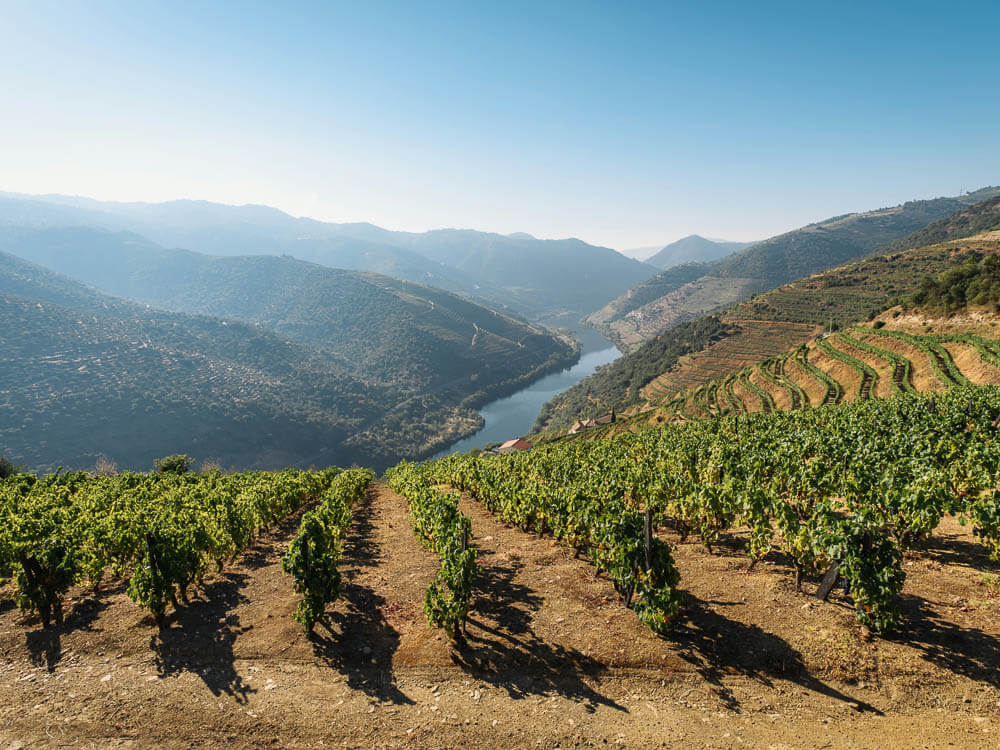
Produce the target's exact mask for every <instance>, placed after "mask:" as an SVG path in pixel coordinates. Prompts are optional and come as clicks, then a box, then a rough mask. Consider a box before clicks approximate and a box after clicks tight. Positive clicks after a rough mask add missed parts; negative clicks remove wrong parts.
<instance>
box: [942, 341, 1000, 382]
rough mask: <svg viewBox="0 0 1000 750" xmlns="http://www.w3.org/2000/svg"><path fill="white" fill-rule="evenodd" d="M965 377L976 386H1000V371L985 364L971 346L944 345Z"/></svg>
mask: <svg viewBox="0 0 1000 750" xmlns="http://www.w3.org/2000/svg"><path fill="white" fill-rule="evenodd" d="M942 346H943V347H944V348H945V349H947V350H948V353H949V354H951V358H952V359H953V360H955V364H956V365H957V366H958V369H959V370H960V371H961V373H962V374H963V375H965V377H967V378H968V379H969V380H971V381H972V382H973V383H975V384H976V385H1000V370H998V369H997V368H996V367H994V366H993V365H991V364H989V363H987V362H984V361H983V359H982V357H980V356H979V352H977V351H976V347H974V346H972V345H971V344H958V343H948V344H942Z"/></svg>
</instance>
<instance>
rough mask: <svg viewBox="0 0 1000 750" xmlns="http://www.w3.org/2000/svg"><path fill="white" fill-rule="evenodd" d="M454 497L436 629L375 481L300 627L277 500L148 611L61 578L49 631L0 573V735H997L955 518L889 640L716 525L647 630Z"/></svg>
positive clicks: (993, 681) (560, 552) (341, 743)
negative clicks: (61, 604) (457, 565)
mask: <svg viewBox="0 0 1000 750" xmlns="http://www.w3.org/2000/svg"><path fill="white" fill-rule="evenodd" d="M463 510H464V511H465V512H466V513H468V514H469V515H470V516H471V517H472V519H473V528H474V541H475V544H476V546H477V547H478V549H479V553H480V558H479V559H480V563H481V565H482V567H483V573H482V576H481V578H480V580H479V582H478V591H479V595H478V598H477V600H476V601H475V605H474V608H473V612H472V615H471V618H470V622H469V626H468V630H467V633H466V634H465V637H464V639H463V640H462V641H461V642H459V643H452V642H451V641H450V640H449V639H448V638H446V637H444V636H443V634H441V633H440V632H437V631H433V630H430V629H429V628H428V627H427V625H426V622H425V620H424V616H423V611H422V607H423V595H424V590H425V588H426V586H427V583H428V582H429V580H430V579H431V578H432V577H433V575H434V571H435V570H436V567H437V560H436V558H435V556H434V555H432V554H431V553H429V552H427V551H426V550H424V549H423V548H422V547H421V546H420V545H419V543H418V542H417V540H416V539H415V537H414V536H413V533H412V531H411V530H410V525H409V522H408V519H407V516H406V508H405V501H404V500H403V499H402V498H400V497H399V496H397V495H396V494H395V493H393V492H391V491H390V490H389V489H388V488H386V487H385V486H383V485H377V486H376V488H375V489H374V490H373V491H372V492H371V493H370V496H369V498H368V499H367V501H366V502H365V503H364V504H363V505H362V506H361V507H359V508H358V509H357V510H356V513H355V519H356V520H355V524H354V527H353V529H352V536H351V539H350V541H349V544H348V548H347V550H346V554H345V560H344V565H343V569H344V571H345V586H344V592H343V597H342V599H341V600H340V601H339V602H338V603H337V605H336V606H333V607H331V614H330V617H329V622H328V623H327V625H326V626H318V627H317V632H316V634H315V636H314V637H313V638H312V639H309V638H307V637H306V636H305V635H304V634H303V633H302V630H301V627H300V626H299V625H298V624H297V623H295V622H294V621H293V620H292V619H291V613H292V611H293V610H294V608H295V604H296V595H295V594H294V592H293V591H292V589H291V585H290V581H289V579H288V578H287V577H285V576H283V575H282V574H281V570H280V562H279V560H280V556H281V554H282V552H283V550H284V548H285V546H286V545H287V541H288V539H289V538H290V536H291V534H292V533H293V531H294V527H295V519H291V520H290V522H289V524H288V525H287V526H286V528H284V529H279V530H277V531H276V532H275V533H274V534H273V535H271V536H269V537H268V538H265V539H263V540H262V541H261V542H260V543H259V544H258V545H257V546H256V547H255V548H254V549H253V550H252V552H251V553H250V554H248V555H247V556H245V557H244V558H243V559H242V560H241V561H240V562H239V563H238V564H236V565H233V566H231V567H230V568H229V569H228V570H227V571H226V572H224V573H223V574H222V575H220V576H216V577H214V578H210V579H207V580H206V582H205V584H204V586H203V587H202V588H201V590H200V591H199V592H198V594H197V596H196V597H194V598H193V599H192V601H191V604H190V605H188V606H187V607H183V608H182V609H181V610H179V611H178V612H176V613H174V614H173V615H172V616H171V617H170V618H168V624H167V626H166V627H164V628H163V629H160V628H157V627H156V626H155V624H154V623H153V622H152V620H151V619H149V618H147V617H145V616H144V615H143V614H142V612H141V611H140V610H139V609H138V608H137V607H136V606H135V605H134V604H133V603H132V602H131V601H129V600H128V598H127V597H126V596H125V595H124V591H123V589H122V587H121V586H117V587H115V586H112V587H110V588H107V589H106V590H104V591H102V592H101V593H100V594H99V595H97V596H95V595H94V594H92V593H91V592H90V591H84V590H81V591H78V592H73V594H74V599H73V601H72V602H70V607H71V610H70V612H69V615H68V617H67V620H66V622H65V624H64V626H63V627H62V629H60V630H58V631H52V632H48V631H43V630H42V629H41V627H40V626H39V624H38V623H37V621H29V620H25V619H24V618H22V617H21V615H20V613H19V612H18V611H17V610H16V609H14V608H13V605H12V604H11V602H10V598H9V593H10V592H9V588H8V589H6V590H3V591H0V750H3V748H12V747H80V748H86V747H100V748H106V747H143V748H145V747H167V748H174V747H177V748H180V747H227V748H230V747H234V748H240V747H246V748H250V747H254V748H256V747H262V746H265V747H266V746H272V747H290V748H306V747H308V748H312V747H331V746H337V747H345V746H346V747H414V748H425V747H427V748H455V747H470V748H473V747H474V748H481V747H497V746H501V747H509V748H521V747H526V748H534V747H544V748H550V747H557V746H559V747H570V746H587V747H589V746H599V747H604V746H625V747H673V746H680V745H683V746H684V747H690V748H702V747H738V746H745V747H817V748H819V747H829V748H861V747H864V748H869V747H884V748H909V747H913V748H923V747H935V748H936V747H961V748H977V747H984V748H985V747H993V748H995V747H997V746H998V745H1000V672H998V667H1000V620H998V617H997V615H998V613H1000V591H998V585H997V578H995V576H996V575H997V572H998V568H997V566H996V564H995V563H991V562H990V561H989V560H988V559H985V558H984V557H983V556H982V554H981V552H980V550H979V548H978V547H977V546H976V545H975V543H974V541H973V540H972V537H971V536H970V535H969V534H968V533H967V532H966V530H964V529H962V528H961V527H959V526H957V524H954V523H952V522H950V521H949V522H947V523H946V524H944V525H943V526H942V528H941V529H939V532H938V533H937V534H936V535H935V537H934V539H933V540H932V542H931V544H929V545H928V547H927V548H926V549H924V550H921V551H920V552H919V553H918V554H915V555H913V556H912V557H911V558H909V559H908V560H907V563H906V565H907V575H908V578H907V586H906V590H905V592H904V601H903V605H904V608H905V610H906V615H907V624H906V626H905V627H904V628H903V629H902V630H901V631H900V632H898V633H897V634H895V635H894V636H893V637H892V638H891V639H882V640H871V641H868V640H864V639H863V638H862V637H861V635H860V634H859V632H858V630H857V628H856V627H855V626H854V624H853V617H852V613H851V610H850V607H849V602H847V601H846V600H845V599H844V597H843V595H842V594H839V593H838V594H837V595H835V596H834V597H833V600H832V601H831V602H829V603H826V604H822V603H818V602H815V601H814V600H813V599H812V598H811V597H810V596H809V592H811V591H812V590H813V588H814V587H815V584H814V583H812V584H810V583H807V584H806V585H805V586H804V593H797V592H796V591H795V589H794V586H793V585H792V583H791V575H790V572H789V568H788V567H787V566H786V565H784V564H783V563H782V561H781V560H779V559H776V560H773V561H771V560H769V561H767V562H766V563H764V564H761V565H759V566H758V567H757V568H756V569H755V570H754V572H753V573H751V574H747V573H745V572H744V568H745V558H744V557H742V555H741V553H740V547H741V544H742V542H741V540H740V539H739V538H738V537H734V538H732V539H731V540H729V544H728V545H726V546H724V547H723V548H722V549H721V550H716V551H715V554H709V553H708V552H707V551H706V550H704V549H703V548H701V547H700V546H698V545H697V544H696V543H686V544H680V545H678V546H677V548H676V550H675V554H676V558H677V562H678V567H679V568H680V570H681V575H682V586H683V588H684V590H685V592H686V596H687V601H686V605H685V609H684V617H683V621H682V622H681V623H679V624H678V627H677V629H676V630H675V632H673V633H672V634H671V635H670V636H668V637H666V638H659V637H657V636H655V635H653V634H652V633H650V632H649V631H648V630H646V629H644V628H643V627H642V626H641V625H640V624H639V623H638V622H637V621H636V619H635V617H634V615H633V614H632V613H631V612H630V611H629V610H626V609H624V608H623V607H622V606H621V604H620V603H619V601H618V599H617V598H616V595H615V593H614V590H613V588H612V586H611V584H610V582H608V581H607V580H606V579H604V578H603V577H599V576H596V575H595V574H594V571H593V568H592V567H591V566H590V565H589V564H588V563H587V562H586V561H585V560H583V559H574V557H573V555H572V553H570V552H568V551H567V550H565V549H563V548H561V547H558V546H555V545H554V544H552V543H551V541H549V540H547V539H544V538H539V537H536V536H533V535H529V534H525V533H523V532H521V531H519V530H517V529H512V528H508V527H506V526H504V525H503V524H500V523H497V522H496V521H495V520H494V519H493V518H492V517H490V516H489V515H488V514H486V513H484V512H483V511H482V509H481V508H480V507H479V506H478V505H476V504H475V503H472V502H468V501H463ZM672 541H674V542H676V541H677V540H676V539H672Z"/></svg>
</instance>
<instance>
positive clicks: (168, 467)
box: [153, 453, 194, 474]
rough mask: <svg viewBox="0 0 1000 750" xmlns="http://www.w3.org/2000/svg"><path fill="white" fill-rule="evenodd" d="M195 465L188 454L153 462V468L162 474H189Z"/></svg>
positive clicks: (179, 454) (177, 454)
mask: <svg viewBox="0 0 1000 750" xmlns="http://www.w3.org/2000/svg"><path fill="white" fill-rule="evenodd" d="M193 464H194V459H193V458H191V456H189V455H188V454H186V453H174V454H173V455H171V456H164V457H163V458H158V459H156V460H155V461H153V466H154V467H156V470H157V471H159V472H160V473H162V474H187V473H188V472H189V471H191V466H192V465H193Z"/></svg>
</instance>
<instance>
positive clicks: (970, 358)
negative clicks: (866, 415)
mask: <svg viewBox="0 0 1000 750" xmlns="http://www.w3.org/2000/svg"><path fill="white" fill-rule="evenodd" d="M997 322H998V321H996V320H988V319H985V318H984V319H983V320H981V321H980V323H979V325H978V328H979V329H981V332H980V333H974V332H970V331H969V330H967V326H968V323H963V322H962V321H961V320H952V321H949V320H947V319H945V320H939V321H936V323H937V325H936V327H939V328H941V329H943V331H942V332H939V333H926V332H922V333H915V332H914V331H915V330H919V331H924V330H925V329H926V328H927V327H935V326H933V325H932V324H931V323H930V322H926V321H925V322H924V323H919V322H917V321H911V322H909V323H908V324H907V323H903V324H899V323H897V322H895V321H894V319H893V317H892V313H889V314H887V315H884V316H882V317H881V318H880V319H879V320H878V322H877V323H875V324H874V325H873V324H868V325H861V326H854V327H852V328H849V329H848V330H846V331H842V332H837V333H835V334H833V335H824V336H822V337H817V338H815V339H813V340H811V341H809V342H808V343H806V344H802V345H799V346H798V347H796V348H794V349H792V350H791V351H788V352H786V353H785V354H784V355H782V356H780V357H771V358H769V359H766V360H764V361H763V362H760V363H757V364H754V365H752V366H748V367H744V368H743V369H741V370H738V371H737V372H735V373H733V374H732V375H729V376H727V377H725V378H718V379H716V380H713V381H709V382H708V383H705V384H703V385H700V386H698V387H696V388H688V389H686V390H684V391H682V392H680V393H677V394H673V395H672V397H671V398H670V399H669V400H663V401H661V402H660V403H659V405H658V408H657V410H656V414H657V416H658V417H659V418H660V419H663V418H664V417H666V418H670V419H674V420H691V419H696V418H701V417H705V416H714V415H720V414H743V413H748V412H756V411H764V412H769V411H772V410H774V409H776V408H781V409H803V408H809V407H816V406H821V405H824V404H831V403H840V402H849V401H854V400H863V401H865V400H870V399H872V398H889V397H892V396H895V395H900V394H904V393H915V392H920V391H933V392H941V391H944V390H947V389H948V388H952V387H954V386H959V385H968V384H976V385H1000V356H998V353H1000V340H997V339H994V338H991V337H990V336H989V334H991V333H992V331H993V327H994V326H995V325H996V324H997ZM991 324H992V325H991ZM876 326H878V327H876ZM896 326H898V327H896ZM995 335H997V336H1000V330H998V333H997V334H995ZM651 397H653V398H655V394H653V393H651ZM647 419H648V417H647Z"/></svg>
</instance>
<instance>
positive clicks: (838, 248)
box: [598, 187, 1000, 350]
mask: <svg viewBox="0 0 1000 750" xmlns="http://www.w3.org/2000/svg"><path fill="white" fill-rule="evenodd" d="M998 196H1000V188H997V187H988V188H983V189H981V190H977V191H976V192H974V193H967V194H965V195H961V196H957V197H954V198H935V199H933V200H921V201H910V202H908V203H904V204H902V205H900V206H895V207H893V208H884V209H880V210H877V211H869V212H865V213H852V214H845V215H842V216H836V217H833V218H831V219H827V220H825V221H821V222H817V223H815V224H810V225H808V226H806V227H802V228H801V229H797V230H795V231H792V232H787V233H785V234H782V235H778V236H776V237H772V238H770V239H767V240H764V241H762V242H758V243H756V244H755V245H753V246H752V247H750V248H748V249H746V250H744V251H742V252H739V253H737V254H735V255H732V256H730V257H728V258H725V259H723V260H722V261H720V262H719V263H718V265H715V266H713V268H712V269H711V270H710V271H709V272H708V273H706V275H705V276H704V277H702V278H699V279H696V280H693V281H691V282H688V283H686V284H685V285H683V286H681V287H679V288H677V289H673V290H670V291H669V292H668V293H667V295H666V296H664V297H663V298H662V299H658V300H654V301H651V302H647V303H645V304H644V305H643V306H640V307H637V308H632V309H630V310H627V311H626V312H623V313H621V314H618V315H607V314H604V315H602V316H601V320H600V321H598V322H599V323H600V325H601V330H604V331H605V332H607V333H609V335H610V337H611V338H612V340H613V341H615V343H616V344H618V346H619V348H622V349H623V350H626V349H635V348H637V347H638V346H639V345H640V344H641V342H642V341H644V340H646V339H648V338H650V337H652V336H653V335H657V334H659V333H660V332H662V331H663V330H665V329H667V328H669V327H671V326H673V325H676V324H677V323H678V322H683V321H685V320H690V319H691V318H693V317H697V316H698V315H702V314H706V313H709V312H716V311H719V310H722V309H725V308H727V307H729V306H730V305H732V304H735V303H737V302H740V301H741V300H743V299H746V298H748V297H750V296H751V295H753V294H759V293H761V292H765V291H768V290H770V289H774V288H776V287H779V286H781V285H783V284H787V283H789V282H792V281H794V280H796V279H801V278H804V277H806V276H809V275H810V274H815V273H819V272H822V271H824V270H826V269H829V268H833V267H836V266H840V265H843V264H845V263H848V262H850V261H852V260H856V259H859V258H863V257H865V256H867V255H870V254H872V253H874V252H876V251H878V252H879V253H881V252H885V251H889V250H901V249H907V248H913V247H920V246H923V245H926V244H928V242H927V241H926V239H925V238H923V237H921V236H916V235H914V234H913V233H914V232H918V231H920V230H923V229H925V228H927V227H928V225H930V224H931V223H932V222H936V221H940V220H944V219H947V218H948V217H953V218H952V219H951V221H952V224H951V225H949V227H950V228H946V227H939V228H938V229H937V230H935V232H936V235H935V236H937V235H941V239H947V238H949V237H960V236H969V235H971V234H975V233H977V232H979V231H981V230H982V229H983V228H985V227H984V225H989V224H990V219H989V218H988V216H989V215H990V214H991V212H983V211H981V210H977V211H974V212H972V213H973V214H975V215H978V216H980V217H981V221H980V222H979V225H975V222H974V221H972V220H970V218H968V217H966V218H960V216H961V214H962V213H963V212H964V211H965V210H968V209H969V207H970V206H973V205H976V204H980V203H982V202H983V201H986V200H990V199H994V198H997V197H998ZM994 223H995V222H994ZM942 233H943V234H942ZM932 234H934V233H932ZM904 238H905V239H904ZM897 241H902V246H900V245H898V244H897V245H895V246H892V247H888V246H889V243H894V242H897ZM932 241H937V240H932Z"/></svg>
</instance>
